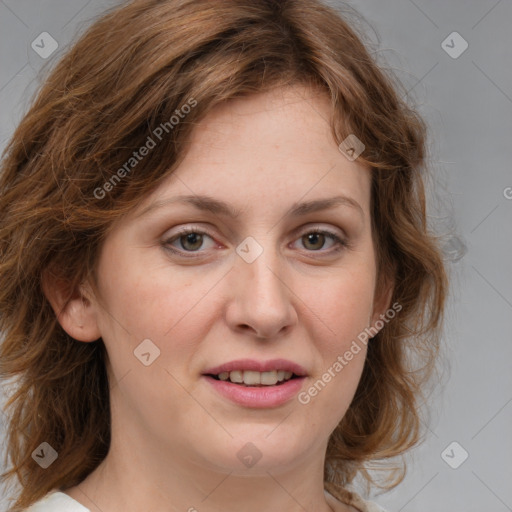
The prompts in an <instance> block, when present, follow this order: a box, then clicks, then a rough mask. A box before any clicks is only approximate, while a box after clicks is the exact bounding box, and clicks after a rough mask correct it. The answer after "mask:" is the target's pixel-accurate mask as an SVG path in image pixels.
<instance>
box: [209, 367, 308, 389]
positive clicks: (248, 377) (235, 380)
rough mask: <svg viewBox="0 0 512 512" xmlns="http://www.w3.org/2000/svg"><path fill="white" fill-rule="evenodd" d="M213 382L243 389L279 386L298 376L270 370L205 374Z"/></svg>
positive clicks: (288, 372)
mask: <svg viewBox="0 0 512 512" xmlns="http://www.w3.org/2000/svg"><path fill="white" fill-rule="evenodd" d="M206 376H207V377H211V378H212V379H215V380H220V381H224V382H231V383H232V384H238V385H240V386H245V387H266V386H280V385H282V384H283V383H285V382H288V381H289V380H292V379H298V378H299V376H298V375H295V374H294V373H293V372H290V371H285V370H272V371H268V372H257V371H253V370H233V371H230V372H228V371H224V372H220V373H218V374H206Z"/></svg>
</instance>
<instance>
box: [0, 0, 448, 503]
mask: <svg viewBox="0 0 512 512" xmlns="http://www.w3.org/2000/svg"><path fill="white" fill-rule="evenodd" d="M343 9H346V10H345V14H344V15H343V13H342V11H343ZM351 13H352V14H351ZM352 15H353V11H350V10H348V8H345V7H343V8H341V9H340V12H338V10H337V9H334V8H332V7H329V6H327V5H326V4H324V3H322V2H321V0H279V1H278V0H266V1H263V0H261V1H258V2H254V1H253V0H216V1H215V2H211V1H209V0H165V1H163V0H135V1H132V2H129V3H126V4H123V5H121V6H118V7H116V8H113V9H110V10H109V11H107V12H106V13H104V14H103V15H102V16H101V17H100V18H99V19H98V20H96V21H95V23H93V24H92V25H91V26H90V27H89V28H88V29H87V30H86V31H85V33H84V34H83V35H81V37H80V38H79V39H78V40H77V41H76V42H75V43H74V44H73V45H72V47H71V48H70V49H69V50H68V51H67V52H66V53H65V55H64V56H63V57H62V58H61V59H60V60H59V62H58V63H57V64H56V65H55V67H54V69H53V70H52V71H51V73H49V75H48V76H47V77H46V79H45V81H44V83H43V84H42V85H41V87H40V89H39V91H38V93H37V94H36V96H35V97H34V100H33V102H32V104H31V106H30V108H29V110H28V112H27V113H26V114H25V116H24V117H23V119H22V120H21V122H20V123H19V125H18V126H17V129H16V130H15V132H14V134H13V136H12V138H11V140H10V141H9V143H8V145H7V147H6V149H5V151H4V154H3V156H2V162H1V168H0V173H1V174H0V280H1V283H2V286H1V287H0V331H1V332H2V336H3V340H2V342H1V345H0V361H1V362H0V377H1V378H2V379H4V380H5V379H8V378H13V379H14V380H13V382H14V384H15V385H14V386H13V388H12V392H10V393H9V398H8V400H7V402H6V404H5V407H4V409H5V411H6V414H7V417H8V419H9V422H8V424H7V427H8V430H7V436H8V437H7V440H8V442H7V456H6V461H7V458H8V459H9V461H8V465H12V467H10V468H9V469H8V471H6V472H5V473H3V474H2V475H1V477H2V479H3V480H4V481H5V480H7V479H13V478H14V477H17V479H18V480H19V482H20V483H21V490H20V492H19V495H18V496H17V499H16V502H15V503H14V505H13V506H12V508H11V509H10V510H12V511H16V510H20V509H23V508H25V507H28V506H29V505H30V504H32V503H33V502H35V501H37V500H38V499H40V498H41V497H43V496H44V495H45V494H46V493H47V492H49V491H51V490H52V489H55V488H59V489H61V490H65V489H67V488H69V487H72V486H74V485H77V484H79V483H80V482H81V481H82V480H83V479H84V478H85V477H86V476H87V475H88V474H89V473H91V472H92V471H93V470H94V469H95V468H96V467H97V466H98V464H99V463H100V462H101V461H102V460H103V459H104V458H105V456H106V454H107V452H108V449H109V446H110V402H109V379H108V376H107V372H106V364H107V353H106V350H105V346H104V343H103V341H102V340H101V339H100V340H98V342H96V343H77V342H76V340H73V339H72V338H71V337H70V336H69V335H68V334H67V333H66V332H65V331H64V330H63V329H62V327H61V326H60V325H59V323H58V321H57V317H56V314H55V312H54V311H53V310H52V307H51V305H50V304H49V302H48V300H47V299H46V297H45V295H44V293H43V285H42V280H43V277H44V275H45V273H51V274H52V275H54V276H55V277H56V278H58V279H62V280H65V281H66V282H67V283H69V288H70V290H72V289H76V288H77V287H78V286H79V285H80V283H83V282H84V281H85V280H87V279H89V278H91V276H94V273H95V268H96V265H97V262H98V255H99V251H100V249H101V247H102V242H103V241H104V240H105V237H106V236H107V234H108V233H109V228H110V227H111V226H112V225H113V223H114V221H115V220H116V219H118V218H120V217H121V216H122V215H124V214H126V213H128V212H129V211H131V210H132V209H133V208H134V207H135V206H136V205H137V204H138V203H139V202H140V200H141V198H143V197H146V196H147V195H149V194H150V193H151V192H153V191H154V190H155V189H156V188H157V187H158V186H159V184H160V183H162V181H163V180H164V179H165V178H167V177H168V176H169V174H170V173H172V172H173V171H174V170H175V169H176V168H177V167H178V165H179V163H180V162H181V161H182V159H183V157H184V154H185V151H186V148H187V143H188V141H189V140H190V134H191V132H192V130H193V128H194V126H196V125H197V124H198V123H199V122H200V121H201V120H202V119H203V118H204V117H205V116H206V115H207V113H208V112H209V111H211V110H212V108H214V107H215V106H216V105H218V104H220V103H222V102H225V101H226V100H229V99H232V98H237V97H244V96H248V95H251V94H255V93H259V92H263V91H269V90H271V89H273V88H275V87H279V86H292V85H298V84H302V85H307V86H308V87H315V88H319V89H320V90H321V91H324V93H325V94H326V95H328V97H329V98H330V104H331V107H332V109H331V110H332V114H331V118H330V119H329V123H330V127H331V132H332V136H333V138H334V140H335V141H336V143H337V144H340V143H342V141H344V140H345V138H346V137H347V136H349V135H350V134H353V135H355V136H356V137H357V138H358V139H360V140H361V141H363V143H364V145H365V150H364V153H363V154H361V155H360V156H359V159H358V161H359V162H361V163H363V164H366V165H368V166H369V168H370V169H371V179H372V184H371V213H372V236H373V238H374V241H375V247H376V254H377V261H378V269H377V270H378V282H377V288H376V289H377V290H379V289H381V286H382V285H383V283H384V282H385V280H386V279H388V278H389V277H392V278H393V279H394V282H395V287H394V290H393V296H392V302H397V303H399V304H400V306H401V310H400V312H399V314H397V316H396V317H395V318H394V319H393V321H390V322H388V323H387V324H386V325H385V326H384V327H383V329H381V330H380V331H379V333H378V334H377V335H376V336H375V337H374V338H373V339H372V341H371V342H370V343H369V345H368V352H367V359H366V362H365V366H364V370H363V374H362V377H361V380H360V382H359V386H358V388H357V391H356V394H355V397H354V399H353V401H352V403H351V405H350V408H349V409H348V411H347V413H346V414H345V416H344V417H343V419H342V420H341V422H340V423H339V425H338V426H337V427H336V429H335V430H334V432H333V433H332V435H331V437H330V439H329V443H328V449H327V453H326V460H325V468H324V481H325V486H326V488H328V490H330V492H332V493H333V494H334V495H335V496H338V497H339V496H341V495H342V494H343V493H345V492H346V487H347V485H348V484H350V483H351V482H352V481H353V480H354V478H355V476H356V475H357V474H358V473H360V474H362V475H363V476H364V477H365V478H366V479H367V480H368V481H369V482H370V483H371V482H374V481H373V480H372V476H371V475H370V473H369V472H368V469H367V468H368V466H367V464H369V463H371V462H372V461H381V462H385V461H386V460H390V459H391V458H393V457H395V456H397V455H400V454H402V453H404V452H405V451H406V450H407V449H409V448H410V447H412V446H413V445H415V444H416V443H418V442H419V440H420V439H421V428H420V425H421V424H420V416H419V411H418V403H419V402H418V401H419V400H421V397H422V393H423V391H424V385H425V384H426V383H427V380H428V379H429V377H431V376H432V370H433V369H435V363H436V360H437V359H438V352H439V346H440V338H441V328H442V318H443V314H444V303H445V297H446V294H447V287H448V284H447V277H446V271H445V267H444V264H443V258H442V255H441V251H440V248H439V244H438V239H437V238H436V236H435V235H434V234H433V233H432V232H431V231H430V228H429V226H428V224H427V214H426V199H425V184H426V178H427V172H428V166H427V165H426V160H427V159H426V139H427V126H426V123H425V122H424V121H423V119H422V118H421V116H420V115H419V114H418V113H417V112H416V111H415V110H414V108H413V107H412V106H409V105H408V104H407V102H406V100H405V99H404V97H403V96H402V97H401V95H400V91H401V87H403V86H402V85H401V84H400V83H399V81H398V80H397V79H396V78H395V77H394V76H393V75H392V73H388V72H387V71H385V70H384V68H383V67H381V66H380V65H378V63H377V61H376V60H375V59H374V57H372V55H371V53H370V51H369V49H368V45H369V43H368V44H366V43H365V38H364V36H363V35H361V34H357V33H356V29H355V28H353V27H355V25H356V24H357V20H355V16H352ZM350 16H352V17H353V23H349V18H350ZM127 27H129V30H127ZM191 98H194V101H195V102H196V103H197V104H196V105H195V107H194V108H193V109H190V112H189V113H188V114H187V116H186V117H185V118H184V119H183V120H181V122H179V123H178V124H176V125H175V126H174V127H173V129H172V130H167V131H168V133H166V134H165V136H164V137H162V140H161V141H160V142H159V144H157V145H156V147H155V148H154V149H153V150H152V151H151V152H150V153H149V154H148V155H147V156H146V157H145V158H144V159H142V160H141V161H140V162H137V169H136V172H133V173H131V174H130V176H129V177H125V178H124V179H121V180H119V179H118V180H117V181H118V182H116V186H115V187H109V189H108V193H107V192H105V190H106V188H105V183H108V182H109V181H110V180H112V179H114V178H115V177H116V173H118V174H117V176H119V169H120V168H122V166H123V164H124V163H125V162H126V161H127V160H129V159H130V158H131V157H132V153H133V150H134V148H138V147H141V146H142V145H143V144H144V143H145V142H146V141H147V137H148V134H149V133H150V132H151V131H152V130H154V129H155V127H158V126H162V125H164V124H165V123H166V122H168V121H169V119H170V118H171V116H173V115H175V114H176V111H177V109H179V108H181V106H182V105H185V104H187V102H190V99H191ZM110 182H111V181H110ZM42 442H47V443H49V444H50V445H51V446H52V447H53V448H54V449H55V450H57V452H58V454H59V456H58V459H57V460H56V461H55V462H54V463H53V464H52V468H51V471H45V470H43V469H42V468H41V467H40V466H39V465H38V464H36V463H35V462H34V460H33V459H32V457H31V454H32V452H33V451H34V450H35V449H36V448H37V447H38V446H39V445H40V444H41V443H42ZM390 471H391V473H390V475H391V476H390V478H389V479H388V480H387V484H386V487H388V488H389V487H393V486H394V485H396V484H397V483H399V481H401V479H403V476H404V473H405V466H403V467H400V468H398V469H397V468H396V467H394V468H391V470H390ZM397 471H398V473H397ZM374 483H375V482H374Z"/></svg>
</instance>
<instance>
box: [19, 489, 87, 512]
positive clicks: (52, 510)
mask: <svg viewBox="0 0 512 512" xmlns="http://www.w3.org/2000/svg"><path fill="white" fill-rule="evenodd" d="M25 512H91V511H90V510H89V509H88V508H85V507H84V506H83V505H82V504H81V503H78V501H76V500H74V499H73V498H71V497H70V496H68V495H67V494H64V493H63V492H60V491H52V492H50V493H48V494H47V495H46V496H45V497H44V498H41V499H40V500H39V501H36V502H35V503H33V504H32V505H31V506H30V507H29V508H27V509H25Z"/></svg>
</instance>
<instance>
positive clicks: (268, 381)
mask: <svg viewBox="0 0 512 512" xmlns="http://www.w3.org/2000/svg"><path fill="white" fill-rule="evenodd" d="M244 382H245V379H244ZM261 383H262V384H265V385H267V386H275V385H276V384H277V371H275V370H274V371H273V372H263V373H262V374H261Z"/></svg>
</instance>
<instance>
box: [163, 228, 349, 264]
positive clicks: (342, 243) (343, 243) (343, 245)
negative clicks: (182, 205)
mask: <svg viewBox="0 0 512 512" xmlns="http://www.w3.org/2000/svg"><path fill="white" fill-rule="evenodd" d="M192 233H194V234H197V235H207V236H208V237H210V238H212V239H213V236H212V235H211V234H210V233H208V232H207V231H204V230H202V229H197V228H194V227H193V226H192V227H186V228H182V229H180V230H179V231H178V233H176V234H175V235H174V236H173V237H172V238H169V239H168V240H166V241H164V242H163V245H164V247H165V249H166V250H168V251H170V252H172V253H174V254H178V255H180V256H183V257H185V258H197V257H200V256H199V255H194V256H193V254H198V253H199V254H200V251H199V250H198V251H186V250H178V249H175V248H173V247H170V246H169V244H170V243H172V242H174V241H175V240H179V239H180V238H181V237H183V236H186V235H189V234H192ZM313 233H314V234H317V233H318V234H321V235H326V236H327V237H328V238H330V239H331V240H333V241H334V242H335V243H336V244H337V247H336V248H335V249H333V250H331V251H328V252H329V253H331V254H333V253H334V254H337V253H338V252H340V251H342V250H343V249H349V248H350V244H349V243H348V241H347V240H345V239H342V238H341V237H339V236H338V235H337V234H336V233H333V232H332V231H327V230H324V229H321V228H311V229H308V230H307V231H304V232H303V233H302V234H301V235H300V236H299V237H298V238H302V237H303V236H305V235H309V234H313ZM308 252H312V253H322V252H326V251H322V250H321V249H320V250H317V251H308Z"/></svg>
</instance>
